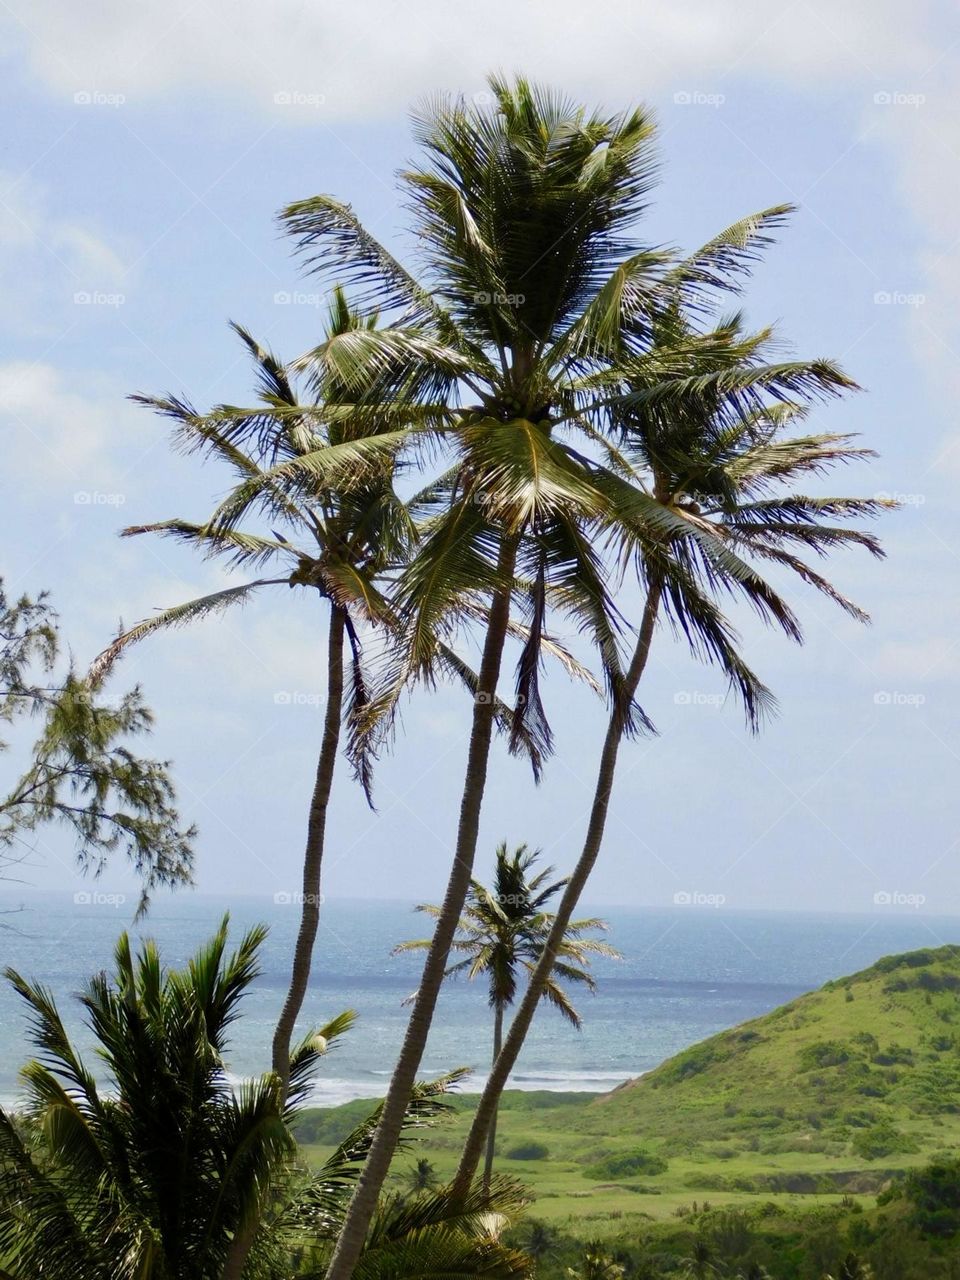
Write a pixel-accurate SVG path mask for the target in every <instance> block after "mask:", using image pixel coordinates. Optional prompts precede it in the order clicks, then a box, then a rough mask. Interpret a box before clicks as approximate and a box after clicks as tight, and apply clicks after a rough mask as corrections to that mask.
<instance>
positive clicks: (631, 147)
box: [282, 78, 841, 1280]
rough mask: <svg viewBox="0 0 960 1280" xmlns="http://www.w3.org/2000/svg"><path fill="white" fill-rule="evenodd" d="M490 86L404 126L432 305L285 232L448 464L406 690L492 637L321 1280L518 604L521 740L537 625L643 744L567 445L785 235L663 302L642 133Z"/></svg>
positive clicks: (433, 510)
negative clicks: (655, 329)
mask: <svg viewBox="0 0 960 1280" xmlns="http://www.w3.org/2000/svg"><path fill="white" fill-rule="evenodd" d="M490 83H491V88H492V98H493V102H492V105H491V106H489V107H488V106H472V105H468V104H465V103H464V102H463V101H459V100H458V101H449V100H446V99H441V100H438V101H435V102H434V103H432V104H431V105H429V106H428V107H427V108H426V109H425V110H424V111H423V112H422V113H421V114H420V115H418V116H417V118H416V120H415V127H416V132H417V138H418V141H419V142H420V144H421V146H422V148H423V151H424V153H425V161H424V163H423V165H422V167H421V168H419V169H416V170H414V171H411V172H409V173H407V174H405V175H404V177H403V184H404V188H405V195H406V198H407V204H408V206H409V207H410V209H411V210H412V214H413V227H412V230H413V232H414V234H415V236H416V239H417V244H418V248H419V251H420V255H421V259H422V262H423V264H424V281H425V283H423V284H421V283H420V282H418V281H417V280H416V279H415V278H414V277H413V276H412V275H411V274H410V272H409V271H407V269H406V268H405V267H403V266H402V265H401V264H400V263H399V262H398V261H397V259H396V258H395V257H393V255H391V254H390V253H388V252H387V250H386V249H384V248H383V247H382V246H381V245H379V244H378V243H377V241H376V240H375V239H374V238H373V237H372V236H371V235H370V233H369V232H368V231H366V229H365V228H364V227H363V226H362V225H361V224H360V222H359V221H358V219H357V218H356V216H355V214H354V213H353V211H352V210H351V209H350V207H349V206H347V205H344V204H343V203H341V202H339V201H337V200H334V199H332V198H331V197H328V196H315V197H312V198H310V199H307V200H304V201H302V202H300V203H298V204H295V205H292V206H290V207H289V208H288V209H287V210H285V212H284V213H283V214H282V222H283V225H284V226H285V228H286V229H287V231H288V232H289V233H290V234H291V235H292V236H293V237H294V238H295V240H296V242H297V244H298V246H299V248H300V250H301V252H302V253H303V254H304V256H305V258H306V262H307V266H308V268H309V269H310V270H312V271H314V272H316V273H318V274H320V275H321V276H324V275H325V276H326V277H327V278H335V279H336V280H338V281H342V282H343V284H344V286H345V288H347V289H350V290H351V291H352V292H353V293H354V295H355V297H356V300H357V303H358V305H364V306H377V307H380V308H381V309H383V310H384V311H386V312H389V313H390V314H391V315H393V316H395V317H396V322H395V323H394V324H392V325H391V326H389V327H387V328H384V329H381V330H379V331H376V332H365V333H363V334H361V335H355V340H353V341H351V343H350V344H349V346H347V345H343V344H342V345H341V346H340V347H339V348H338V349H337V350H336V352H334V367H335V371H336V374H337V377H338V378H340V379H341V380H342V382H343V384H344V385H345V387H346V388H347V389H348V391H349V390H352V392H353V394H354V396H355V397H356V399H357V401H358V404H360V405H362V404H363V403H364V402H366V403H367V404H368V406H369V408H368V411H369V412H371V413H375V412H376V411H377V409H378V406H379V407H380V408H382V405H383V403H384V401H385V400H386V401H387V402H388V403H389V404H390V405H391V407H393V408H395V409H396V411H397V413H398V415H399V416H401V417H402V415H403V411H404V409H405V408H407V409H409V410H413V409H415V410H416V413H417V415H418V417H419V420H420V421H424V422H426V421H429V422H430V423H431V424H432V426H433V429H435V430H436V431H438V432H439V433H440V434H441V435H442V439H443V441H444V442H445V445H446V448H447V451H448V453H449V454H451V455H452V465H451V466H450V468H449V470H448V471H447V472H446V473H444V475H443V476H442V477H441V478H440V479H439V480H438V481H437V483H436V484H434V485H433V486H431V487H430V488H429V489H428V490H427V491H426V493H425V496H424V502H423V506H424V509H425V513H426V515H427V524H426V529H425V533H424V536H423V538H422V540H421V542H420V544H419V547H418V552H417V555H416V556H415V558H414V559H413V561H412V563H411V564H410V566H409V568H408V569H407V571H406V572H405V573H404V574H403V575H402V577H401V580H400V581H399V583H398V589H397V602H398V608H399V611H400V613H401V616H402V618H403V620H404V623H405V649H404V657H403V660H402V662H401V663H400V664H399V671H398V674H399V675H401V676H404V677H406V676H409V675H411V674H413V675H416V674H418V673H419V672H420V671H421V670H422V669H423V666H424V664H425V661H426V657H427V655H429V654H430V653H432V652H433V645H434V643H435V637H436V635H437V633H438V631H439V632H441V633H443V632H445V631H446V630H447V629H448V628H451V627H453V626H455V625H456V623H458V622H462V621H463V620H464V618H465V617H466V618H468V619H472V620H473V621H474V622H476V624H477V625H478V626H479V627H480V628H481V631H482V658H481V663H480V670H479V677H478V682H479V687H478V696H477V699H476V703H475V706H474V713H473V719H472V724H471V733H470V740H469V748H468V754H467V762H466V770H465V777H464V786H463V792H462V797H461V806H460V815H459V822H458V827H457V836H456V840H455V842H454V848H453V861H452V864H451V870H450V874H449V879H448V881H447V886H446V891H445V894H444V898H443V902H442V906H441V913H440V916H439V918H438V920H437V927H436V930H435V932H434V935H433V938H432V940H431V946H430V949H429V951H428V953H427V956H426V960H425V963H424V968H423V973H422V979H421V982H420V986H419V989H418V993H417V997H416V1000H415V1001H414V1004H413V1009H412V1012H411V1016H410V1021H409V1024H408V1028H407V1033H406V1036H405V1038H404V1042H403V1045H402V1048H401V1052H400V1055H399V1058H398V1060H397V1064H396V1068H395V1071H394V1075H393V1077H392V1080H391V1083H390V1087H389V1089H388V1093H387V1097H386V1105H385V1107H384V1112H383V1119H382V1122H381V1126H380V1130H379V1132H378V1134H377V1136H376V1138H375V1140H374V1144H373V1148H372V1150H371V1153H370V1158H369V1160H368V1161H367V1162H366V1166H365V1169H364V1173H363V1176H362V1178H361V1180H360V1183H359V1185H358V1188H357V1192H356V1195H355V1197H354V1203H353V1205H352V1207H351V1210H350V1212H349V1214H348V1217H347V1221H346V1224H345V1227H344V1231H343V1234H342V1236H341V1241H340V1246H339V1248H338V1251H337V1254H336V1256H335V1257H334V1259H333V1262H332V1264H331V1280H348V1277H349V1276H350V1274H351V1272H352V1269H353V1266H354V1264H355V1262H356V1259H357V1258H358V1256H359V1251H360V1249H361V1247H362V1243H363V1240H364V1237H365V1232H366V1228H367V1224H368V1222H369V1219H370V1215H371V1214H372V1212H373V1208H374V1205H375V1204H376V1200H377V1196H378V1194H379V1191H380V1188H381V1187H382V1185H383V1181H384V1179H385V1178H386V1176H387V1172H388V1169H389V1166H390V1160H391V1157H392V1154H393V1150H394V1147H395V1144H396V1140H397V1135H398V1133H399V1126H400V1122H401V1119H402V1116H403V1109H404V1106H405V1102H406V1098H407V1097H408V1096H409V1091H410V1088H411V1087H412V1084H413V1081H414V1080H415V1078H416V1073H417V1069H418V1067H419V1064H420V1061H421V1058H422V1055H423V1050H424V1047H425V1044H426V1039H427V1035H428V1032H429V1028H430V1023H431V1020H432V1017H433V1013H434V1009H435V1007H436V1001H437V996H438V993H439V990H440V986H441V983H442V980H443V976H444V973H445V970H446V965H447V958H448V955H449V951H450V947H451V944H452V942H453V938H454V935H455V933H456V928H457V923H458V921H459V919H460V916H461V914H462V911H463V906H464V902H465V900H466V896H467V892H468V890H469V887H470V881H471V878H472V873H473V863H474V859H475V855H476V847H477V839H478V832H479V819H480V813H481V808H482V802H483V794H484V787H485V782H486V775H487V764H488V759H489V751H490V743H491V731H492V724H493V718H492V713H491V700H492V699H493V697H494V696H495V694H496V690H497V686H498V681H499V677H500V672H501V666H502V661H503V654H504V648H505V643H506V639H507V634H508V619H509V617H510V611H511V604H512V603H513V602H514V601H515V600H516V601H519V602H521V603H522V604H523V605H524V606H525V608H526V610H527V612H528V618H529V635H528V638H527V641H526V642H525V643H524V645H523V649H522V652H521V655H520V660H519V665H518V671H517V695H518V697H517V709H516V713H515V718H514V724H515V727H516V728H517V730H518V731H519V729H520V727H521V726H527V728H528V730H529V731H530V732H531V733H534V734H535V735H536V736H537V737H538V738H539V741H540V742H541V743H542V745H543V748H544V752H546V751H547V750H548V749H549V746H550V730H549V724H548V722H547V718H546V715H545V711H544V707H543V703H542V700H541V697H540V692H539V687H538V677H539V656H540V655H539V645H540V636H541V634H542V631H543V628H544V625H545V621H546V618H547V614H548V609H549V608H550V607H555V608H557V609H559V610H560V611H561V612H563V613H564V614H566V615H567V616H568V617H571V618H573V619H574V620H575V623H576V625H577V627H578V628H579V629H580V630H582V631H583V632H584V633H586V634H587V635H588V636H589V637H590V639H591V640H592V642H593V643H594V645H595V647H596V649H597V651H598V653H599V654H600V655H601V659H602V662H603V666H604V672H605V675H606V679H607V683H608V686H609V689H610V693H611V696H612V697H613V698H614V700H615V701H616V704H617V706H618V707H619V714H620V715H621V716H622V717H623V718H624V719H625V720H627V721H629V723H630V724H631V725H632V726H634V727H636V726H637V725H638V724H640V723H642V717H641V716H640V714H639V710H638V708H636V707H635V706H634V705H633V703H632V702H631V700H630V699H629V698H627V697H625V696H624V692H623V691H624V684H625V677H624V673H623V671H622V669H621V665H620V654H619V646H618V640H619V632H620V629H621V627H622V619H620V618H619V615H618V614H617V611H616V609H615V608H614V607H613V603H612V600H611V598H610V593H609V590H608V582H607V575H606V572H605V569H604V565H603V563H602V559H601V557H600V554H599V551H598V548H597V546H596V545H595V535H596V534H597V532H598V529H599V527H600V525H601V522H602V521H603V519H604V518H605V517H607V516H609V515H610V513H611V492H610V489H609V487H605V486H603V485H601V484H600V483H598V481H599V480H600V479H601V478H602V473H603V471H604V467H603V466H602V465H601V463H600V462H598V461H597V460H596V458H591V457H590V456H589V454H585V453H584V452H583V451H582V450H581V449H580V448H577V447H574V441H575V442H576V444H582V443H583V441H584V439H586V440H592V439H593V437H594V436H595V435H596V433H598V432H599V433H600V434H601V436H602V435H603V432H604V431H605V430H607V429H608V428H609V426H610V423H611V418H612V414H613V410H614V409H615V407H616V405H617V404H618V403H620V402H621V401H622V400H623V398H624V396H625V394H626V387H625V383H626V380H627V376H628V374H629V371H630V368H631V365H632V364H633V363H636V362H638V361H640V362H642V359H643V356H644V353H645V351H646V350H647V349H648V347H649V345H650V341H651V318H652V316H653V314H654V312H655V310H656V306H657V302H658V299H659V298H660V297H661V295H662V290H663V289H664V288H665V287H668V288H669V289H670V290H671V294H672V295H675V294H676V293H677V292H678V291H680V292H682V293H683V294H684V296H686V294H687V293H689V294H691V295H697V296H698V295H699V294H700V293H702V292H703V290H704V289H705V288H707V287H708V286H709V285H710V284H711V283H712V282H714V281H715V279H716V277H717V276H718V275H721V276H723V275H727V274H729V273H731V272H733V271H735V270H736V269H737V268H738V267H739V266H740V265H742V262H743V261H749V259H750V257H751V256H752V254H753V252H754V248H755V245H756V243H757V241H758V240H762V239H763V237H764V234H765V230H766V229H767V228H769V227H770V226H772V225H776V223H777V222H778V221H779V220H780V219H781V217H782V215H783V213H784V210H783V209H782V208H777V209H771V210H768V211H766V212H765V213H763V214H760V215H757V216H755V217H753V218H750V219H747V220H745V221H744V222H743V223H741V224H737V225H736V227H734V228H733V229H731V231H730V232H729V233H727V234H726V236H725V237H723V238H719V239H718V240H717V241H716V242H715V245H714V247H713V249H712V251H711V253H710V254H708V255H706V256H705V258H704V261H703V263H702V264H701V265H698V267H697V268H696V269H693V268H691V269H690V270H689V272H688V274H687V276H686V277H685V278H684V279H683V280H682V281H681V282H680V283H679V284H678V283H675V282H671V281H670V280H669V272H668V269H667V268H668V266H669V264H670V263H671V262H672V261H673V256H672V255H671V254H670V253H668V252H666V251H661V250H652V249H649V248H645V247H643V246H642V245H639V244H637V243H636V242H635V240H634V236H633V224H634V223H635V221H636V218H637V216H638V215H639V214H640V213H642V211H643V209H644V207H645V204H646V199H647V196H648V193H649V191H650V189H651V186H652V184H653V180H654V175H655V169H656V164H655V156H654V146H653V142H654V137H653V135H654V127H653V123H652V121H651V119H650V117H649V116H648V115H647V113H646V112H644V111H642V110H634V111H630V112H626V113H624V114H623V115H620V116H616V117H605V116H603V115H600V114H598V113H594V114H588V113H587V112H586V111H585V110H583V109H581V108H578V107H577V106H575V105H573V104H571V103H569V102H567V101H565V100H564V99H562V98H561V97H558V96H557V95H555V94H552V93H550V92H548V91H546V90H543V89H540V88H537V87H532V86H531V85H529V84H528V83H527V82H526V81H524V80H522V79H519V80H517V81H516V82H515V83H513V84H508V83H507V82H505V81H504V80H502V79H499V78H493V79H492V80H491V82H490ZM301 363H302V366H303V367H304V368H307V369H314V368H316V369H320V370H322V369H326V368H328V367H329V366H330V364H331V357H330V353H329V352H328V351H327V350H325V349H324V350H319V351H317V352H308V353H306V354H305V356H304V357H303V358H302V362H301ZM661 363H662V361H661ZM840 381H841V378H840V375H839V374H838V373H837V371H836V370H835V369H834V368H833V366H830V365H827V364H824V363H819V362H815V363H813V364H810V363H806V364H802V365H793V364H790V363H785V364H781V365H779V366H777V368H776V370H771V371H770V372H769V374H768V384H769V385H770V386H771V387H773V388H774V389H776V388H779V389H780V390H781V392H782V391H783V389H784V388H786V387H792V388H794V389H796V391H797V393H798V394H799V393H801V392H802V390H803V389H804V388H806V389H808V390H810V391H811V393H812V391H813V390H814V389H816V388H821V389H823V390H825V391H826V390H829V389H831V388H833V387H835V386H836V385H837V384H838V382H840ZM371 387H373V388H374V391H375V394H373V393H371ZM387 392H389V395H388V394H387ZM649 514H650V517H651V519H653V520H659V526H658V527H659V528H660V529H661V530H663V529H665V528H668V527H669V520H667V519H666V518H664V519H660V513H659V510H656V509H654V507H653V505H651V507H650V509H649ZM397 683H399V681H398V682H397ZM378 710H382V705H381V706H378ZM515 745H516V744H515Z"/></svg>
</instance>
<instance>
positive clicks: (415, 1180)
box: [404, 1156, 440, 1195]
mask: <svg viewBox="0 0 960 1280" xmlns="http://www.w3.org/2000/svg"><path fill="white" fill-rule="evenodd" d="M439 1181H440V1179H439V1178H438V1177H437V1171H436V1169H435V1168H434V1167H433V1165H432V1164H431V1163H430V1161H429V1160H428V1159H427V1158H426V1156H421V1157H420V1159H419V1160H418V1161H417V1162H416V1164H414V1165H412V1166H411V1167H410V1169H408V1170H407V1174H406V1177H405V1179H404V1182H405V1184H406V1186H407V1189H408V1190H409V1191H411V1192H413V1194H414V1195H419V1194H420V1192H421V1191H432V1190H433V1188H434V1187H435V1186H437V1184H438V1183H439Z"/></svg>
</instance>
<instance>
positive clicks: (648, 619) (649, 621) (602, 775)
mask: <svg viewBox="0 0 960 1280" xmlns="http://www.w3.org/2000/svg"><path fill="white" fill-rule="evenodd" d="M661 594H662V586H661V585H660V584H659V583H658V582H656V581H655V582H653V583H652V584H651V586H650V588H649V590H648V592H647V599H646V604H645V605H644V610H643V618H642V621H641V624H640V633H639V635H638V637H637V645H636V648H635V649H634V652H633V658H632V659H631V661H630V666H629V669H628V670H627V674H626V677H625V680H624V690H623V695H624V698H625V699H630V698H632V697H633V695H634V693H635V692H636V689H637V685H638V684H639V682H640V677H641V676H642V675H643V670H644V667H645V666H646V665H647V658H648V657H649V654H650V643H651V641H652V639H653V631H654V627H655V625H656V621H657V614H658V612H659V609H660V597H661ZM622 740H623V715H622V711H621V709H620V708H619V707H614V708H613V710H612V712H611V714H610V721H609V724H608V726H607V733H606V737H605V738H604V742H603V751H602V753H601V755H600V767H599V769H598V770H597V782H596V787H595V789H594V793H593V804H592V806H591V810H590V822H589V824H588V826H587V834H586V838H585V839H584V843H583V851H582V852H581V854H580V860H579V862H578V863H577V865H576V867H575V868H574V871H573V874H572V875H571V877H570V879H569V881H568V883H567V887H566V889H565V890H564V894H563V897H562V898H561V900H560V905H559V907H558V909H557V915H556V919H555V920H554V922H553V927H552V928H551V930H550V935H549V937H548V938H547V941H546V944H545V946H544V948H543V952H542V953H541V955H540V958H539V960H538V961H537V965H536V968H535V969H534V971H533V973H532V974H531V976H530V983H529V985H528V987H527V990H526V991H525V992H524V995H523V999H522V1000H521V1002H520V1006H519V1008H518V1009H517V1012H516V1015H515V1016H514V1018H513V1021H512V1022H511V1024H510V1030H509V1032H508V1033H507V1038H506V1041H505V1043H504V1046H503V1049H502V1050H501V1052H500V1055H499V1056H498V1058H497V1061H496V1062H495V1063H494V1066H493V1070H492V1071H491V1072H490V1077H489V1079H488V1080H487V1084H486V1088H485V1089H484V1091H483V1093H482V1095H481V1097H480V1104H479V1106H478V1107H477V1111H476V1114H475V1115H474V1118H473V1124H472V1125H471V1127H470V1132H469V1134H468V1135H467V1141H466V1143H465V1145H464V1148H463V1154H462V1155H461V1157H460V1166H459V1168H458V1169H457V1175H456V1178H455V1179H454V1182H453V1190H454V1192H455V1194H458V1195H460V1196H464V1195H466V1193H467V1192H468V1191H469V1189H470V1185H471V1183H472V1182H473V1178H474V1174H475V1173H476V1170H477V1165H478V1164H479V1161H480V1156H481V1154H482V1152H483V1145H484V1139H485V1138H486V1135H487V1131H488V1129H489V1128H490V1127H491V1126H492V1125H493V1121H494V1117H495V1115H496V1112H497V1107H498V1105H499V1102H500V1095H501V1094H502V1093H503V1089H504V1086H505V1085H506V1082H507V1077H508V1076H509V1074H510V1072H511V1071H512V1070H513V1066H514V1063H515V1062H516V1060H517V1056H518V1054H519V1053H520V1050H521V1048H522V1047H523V1042H524V1040H525V1038H526V1035H527V1031H528V1030H529V1029H530V1023H531V1022H532V1021H533V1016H534V1014H535V1013H536V1011H537V1006H538V1005H539V1003H540V1000H541V997H542V995H543V990H544V987H545V985H546V983H547V982H548V981H549V978H550V975H551V973H552V972H553V965H554V961H555V960H556V958H557V955H558V954H559V951H560V948H561V946H562V945H563V940H564V937H565V935H566V931H567V926H568V925H569V923H570V921H571V919H572V918H573V913H574V911H575V910H576V909H577V904H578V902H579V901H580V895H581V893H582V892H583V887H584V885H585V884H586V882H587V880H588V878H589V876H590V872H591V871H592V870H593V867H594V864H595V863H596V861H597V855H598V854H599V852H600V846H601V844H602V842H603V832H604V827H605V825H606V821H607V810H608V808H609V805H610V793H611V791H612V789H613V780H614V775H615V773H616V768H617V754H618V752H619V750H620V743H621V741H622Z"/></svg>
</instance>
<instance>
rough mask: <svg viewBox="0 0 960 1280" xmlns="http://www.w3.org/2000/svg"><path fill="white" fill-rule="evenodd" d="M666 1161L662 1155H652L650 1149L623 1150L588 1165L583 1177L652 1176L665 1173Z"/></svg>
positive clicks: (612, 1178) (614, 1179)
mask: <svg viewBox="0 0 960 1280" xmlns="http://www.w3.org/2000/svg"><path fill="white" fill-rule="evenodd" d="M666 1171H667V1162H666V1160H664V1158H663V1156H658V1155H654V1154H653V1152H650V1151H643V1150H637V1151H625V1152H622V1153H621V1154H619V1155H611V1156H605V1157H604V1158H603V1159H602V1160H597V1161H596V1163H594V1164H591V1165H588V1166H587V1167H586V1169H584V1171H583V1173H584V1177H587V1178H596V1179H604V1180H605V1179H610V1180H611V1181H614V1182H615V1181H617V1180H618V1179H620V1178H636V1177H639V1176H641V1175H645V1176H646V1177H649V1178H654V1177H656V1176H657V1174H659V1173H666Z"/></svg>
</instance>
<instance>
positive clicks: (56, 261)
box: [0, 171, 126, 337]
mask: <svg viewBox="0 0 960 1280" xmlns="http://www.w3.org/2000/svg"><path fill="white" fill-rule="evenodd" d="M125 247H126V246H111V245H108V244H107V243H106V241H105V240H103V239H102V238H101V237H100V236H99V235H97V233H96V232H95V231H94V230H93V229H92V228H90V227H89V226H85V225H83V224H82V223H80V222H78V221H76V220H75V219H71V218H65V217H63V216H62V215H60V214H58V213H56V212H55V211H54V210H53V209H52V207H51V201H50V199H49V197H48V195H47V192H46V191H45V190H43V189H42V188H40V187H39V186H38V185H36V184H35V183H33V182H32V181H31V180H30V178H29V177H24V176H21V177H19V178H17V177H15V176H14V175H12V174H9V173H4V172H3V171H0V304H2V308H0V313H2V315H3V316H4V323H5V324H6V325H8V326H12V327H14V329H15V331H16V333H17V335H18V336H19V337H23V336H25V335H28V334H31V333H32V334H42V335H54V334H57V333H59V332H62V330H63V329H64V328H65V327H66V325H68V324H70V323H72V322H73V321H75V320H76V318H77V314H78V313H77V312H76V309H75V308H76V306H77V297H78V295H83V294H86V295H88V296H89V297H95V298H99V299H103V300H106V299H109V298H112V299H116V298H117V297H120V296H122V295H121V294H120V292H119V291H120V289H121V287H126V284H125V277H126V268H125V266H124V262H123V256H122V254H123V250H124V248H125ZM108 311H109V308H108V307H106V306H104V307H102V308H101V309H100V311H99V312H96V313H94V314H106V313H107V312H108ZM87 314H89V313H87Z"/></svg>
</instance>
